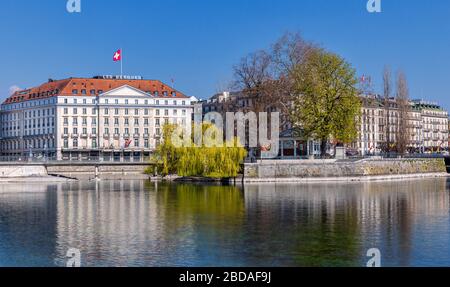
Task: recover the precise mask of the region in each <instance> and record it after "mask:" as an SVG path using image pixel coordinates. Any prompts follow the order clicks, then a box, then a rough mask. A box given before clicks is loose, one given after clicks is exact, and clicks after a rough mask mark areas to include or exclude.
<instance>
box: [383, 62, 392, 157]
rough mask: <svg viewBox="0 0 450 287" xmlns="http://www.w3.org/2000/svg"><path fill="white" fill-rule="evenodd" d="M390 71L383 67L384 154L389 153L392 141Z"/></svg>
mask: <svg viewBox="0 0 450 287" xmlns="http://www.w3.org/2000/svg"><path fill="white" fill-rule="evenodd" d="M391 77H392V76H391V70H390V68H389V67H388V66H385V67H384V71H383V87H384V93H383V97H384V118H383V121H384V129H385V131H384V136H385V146H384V150H385V152H387V153H389V152H390V151H391V145H392V141H391V140H392V139H391V128H392V127H391V94H392V81H391Z"/></svg>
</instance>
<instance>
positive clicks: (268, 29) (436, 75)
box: [0, 0, 450, 109]
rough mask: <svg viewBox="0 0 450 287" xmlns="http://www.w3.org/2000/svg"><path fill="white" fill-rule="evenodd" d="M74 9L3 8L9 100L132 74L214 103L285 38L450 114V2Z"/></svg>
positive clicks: (183, 1)
mask: <svg viewBox="0 0 450 287" xmlns="http://www.w3.org/2000/svg"><path fill="white" fill-rule="evenodd" d="M381 1H382V9H383V11H382V13H379V14H369V13H368V12H367V10H366V3H367V0H339V1H331V0H277V1H276V0H209V1H208V0H164V1H162V0H160V1H156V0H145V1H143V0H81V3H82V12H81V13H79V14H69V13H68V12H67V11H66V3H67V0H39V1H30V0H2V1H0V6H1V7H0V37H1V45H0V55H1V62H0V63H1V69H0V98H1V99H4V98H6V97H7V96H8V94H9V89H10V87H12V86H19V87H21V88H26V87H30V86H34V85H38V84H40V83H42V82H44V81H46V80H47V79H48V78H54V79H60V78H65V77H70V76H74V77H78V76H81V77H90V76H94V75H102V74H119V73H120V65H119V64H117V63H113V62H112V55H113V53H114V52H115V51H116V50H117V49H118V48H120V47H123V49H124V73H125V74H129V75H142V76H144V77H145V78H149V79H160V80H163V81H165V82H167V83H170V79H171V78H174V79H175V87H176V88H177V89H179V90H181V91H183V92H185V93H186V94H188V95H192V96H197V97H199V98H207V97H209V96H211V95H212V94H214V93H215V92H217V91H218V90H221V89H222V88H223V87H225V86H226V84H227V83H228V82H229V81H230V80H231V79H232V66H233V65H234V64H236V63H238V62H239V60H240V58H241V57H242V56H244V55H246V54H247V53H249V52H252V51H255V50H258V49H261V48H267V47H269V46H270V44H271V43H273V42H274V41H275V40H276V39H277V38H278V37H280V36H281V35H282V34H283V33H284V32H286V31H291V32H295V31H299V32H301V33H302V34H303V36H304V37H305V38H306V39H308V40H311V41H314V42H316V43H318V44H320V45H322V46H323V47H325V48H327V49H329V50H331V51H334V52H336V53H338V54H340V55H342V56H343V57H345V58H346V59H347V60H348V61H349V62H350V63H352V65H353V66H354V67H355V68H356V69H357V72H358V75H362V74H366V75H370V76H372V78H373V79H374V87H375V89H376V90H377V91H379V90H381V74H382V70H383V66H384V65H385V64H387V65H389V66H391V68H392V69H393V70H394V71H396V70H398V69H402V70H404V71H405V73H406V75H407V77H408V80H409V85H410V94H411V97H412V98H425V99H428V100H435V101H439V102H440V103H442V104H443V105H444V107H446V108H448V109H450V97H448V95H449V90H448V88H447V86H448V84H449V83H450V73H449V68H450V57H449V55H448V53H449V51H450V22H449V18H450V1H448V0H429V1H421V0H408V1H406V0H381Z"/></svg>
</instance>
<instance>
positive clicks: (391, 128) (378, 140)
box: [355, 96, 449, 155]
mask: <svg viewBox="0 0 450 287" xmlns="http://www.w3.org/2000/svg"><path fill="white" fill-rule="evenodd" d="M362 103H363V106H362V111H361V118H360V121H359V123H360V124H359V136H358V140H357V142H356V143H355V148H356V149H357V150H358V151H359V153H360V154H361V155H368V154H379V153H382V152H383V149H385V148H386V145H387V144H388V143H391V144H390V145H391V148H392V145H394V143H395V142H396V140H397V135H398V132H399V120H400V119H399V111H398V107H397V105H396V102H395V100H394V99H392V100H390V101H389V105H390V106H389V107H385V101H384V100H383V99H381V98H380V97H378V96H364V97H362ZM408 129H409V131H408V134H409V141H408V147H409V150H410V152H415V153H427V152H442V151H448V148H449V141H448V138H449V129H448V111H446V110H445V109H443V108H442V107H441V106H439V105H438V104H437V103H433V102H427V101H423V100H414V101H411V102H410V109H409V111H408ZM388 137H389V139H388Z"/></svg>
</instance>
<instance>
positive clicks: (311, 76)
mask: <svg viewBox="0 0 450 287" xmlns="http://www.w3.org/2000/svg"><path fill="white" fill-rule="evenodd" d="M293 79H294V82H295V84H294V87H295V94H296V95H297V96H295V97H294V101H293V109H292V115H291V118H292V121H293V122H294V123H295V124H296V125H299V126H300V127H301V128H302V129H303V130H304V131H305V134H306V135H307V136H308V137H314V138H316V139H318V140H320V141H321V154H322V156H324V155H325V153H326V147H327V142H328V141H329V140H330V139H331V138H332V139H333V140H335V141H337V142H339V143H351V142H353V141H354V140H355V139H356V137H357V136H358V129H357V120H358V118H359V115H360V113H361V102H360V99H359V97H358V92H357V88H356V84H357V82H358V81H357V78H356V76H355V70H354V69H353V68H352V67H351V65H350V64H349V63H347V62H346V61H345V60H344V59H342V58H341V57H339V56H338V55H336V54H333V53H330V52H326V51H324V50H316V51H313V52H311V53H309V54H308V58H307V59H306V61H304V62H303V63H301V64H300V65H298V66H297V67H296V68H295V69H294V70H293Z"/></svg>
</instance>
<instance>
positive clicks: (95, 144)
mask: <svg viewBox="0 0 450 287" xmlns="http://www.w3.org/2000/svg"><path fill="white" fill-rule="evenodd" d="M92 148H97V141H96V140H95V139H93V140H92Z"/></svg>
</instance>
